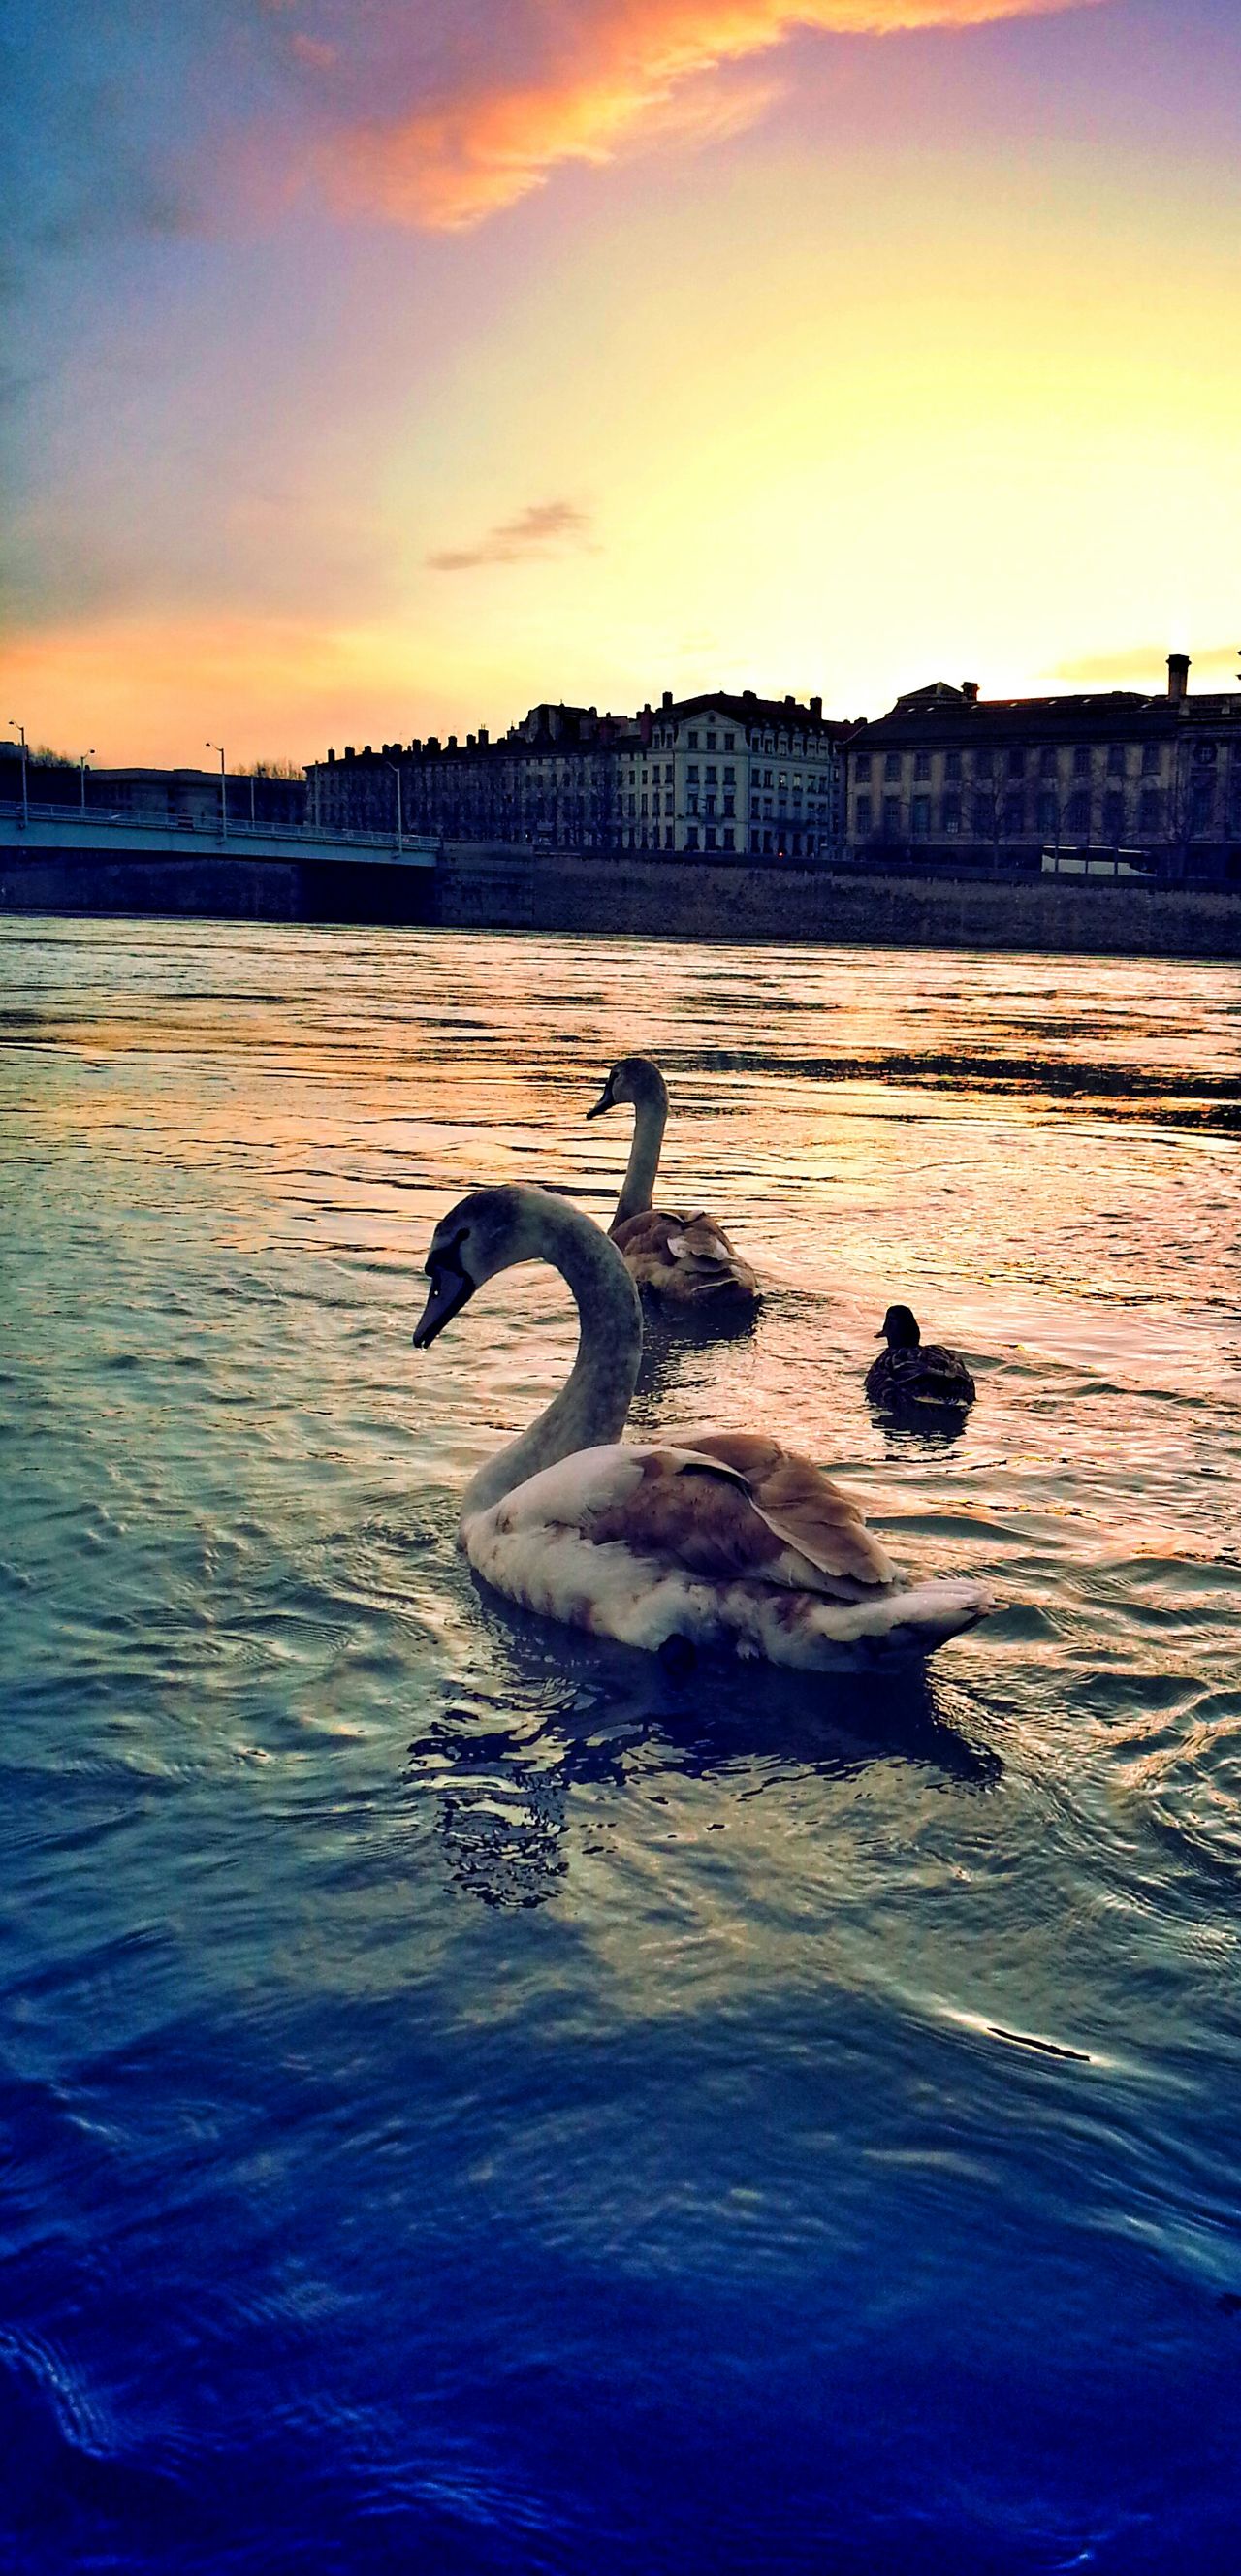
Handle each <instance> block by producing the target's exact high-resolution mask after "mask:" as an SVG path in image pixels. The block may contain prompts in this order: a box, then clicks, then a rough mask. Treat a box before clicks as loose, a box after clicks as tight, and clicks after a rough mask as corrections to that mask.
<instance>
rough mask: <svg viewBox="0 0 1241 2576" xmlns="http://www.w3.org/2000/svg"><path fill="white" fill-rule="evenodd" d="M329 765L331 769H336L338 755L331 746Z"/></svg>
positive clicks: (328, 757) (329, 749)
mask: <svg viewBox="0 0 1241 2576" xmlns="http://www.w3.org/2000/svg"><path fill="white" fill-rule="evenodd" d="M327 765H328V768H329V769H335V767H336V754H335V752H334V751H333V750H332V748H331V746H330V745H329V747H328V756H327Z"/></svg>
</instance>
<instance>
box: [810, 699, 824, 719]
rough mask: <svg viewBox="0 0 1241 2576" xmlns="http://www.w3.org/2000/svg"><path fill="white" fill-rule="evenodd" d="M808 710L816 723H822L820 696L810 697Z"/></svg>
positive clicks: (821, 701)
mask: <svg viewBox="0 0 1241 2576" xmlns="http://www.w3.org/2000/svg"><path fill="white" fill-rule="evenodd" d="M810 712H811V715H812V716H813V717H814V720H815V723H816V724H822V722H823V700H822V698H812V699H811V701H810Z"/></svg>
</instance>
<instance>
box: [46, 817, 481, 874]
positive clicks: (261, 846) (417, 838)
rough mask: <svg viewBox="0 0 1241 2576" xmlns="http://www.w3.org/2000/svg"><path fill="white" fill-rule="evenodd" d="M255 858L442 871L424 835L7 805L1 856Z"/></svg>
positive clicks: (434, 849)
mask: <svg viewBox="0 0 1241 2576" xmlns="http://www.w3.org/2000/svg"><path fill="white" fill-rule="evenodd" d="M36 852H37V853H38V854H39V855H40V856H58V857H61V858H83V859H86V858H90V859H126V858H133V859H186V858H192V857H198V856H202V857H208V856H209V857H211V858H214V859H251V860H255V859H257V860H264V859H265V860H268V861H269V862H270V861H272V860H283V861H285V862H289V861H301V862H305V861H308V860H309V861H317V862H319V863H320V864H322V863H323V862H325V861H332V862H338V863H339V864H340V865H341V866H348V865H349V864H350V863H351V862H352V863H353V864H354V865H355V866H356V865H358V864H359V863H362V864H364V865H366V866H368V867H395V868H434V866H435V863H436V860H437V858H438V856H439V844H438V842H437V841H435V840H432V839H430V838H428V837H427V836H425V835H423V834H420V833H417V832H402V833H401V834H399V835H398V834H397V833H395V832H328V831H322V830H320V829H319V828H318V827H317V826H316V825H315V824H313V823H297V824H287V823H241V822H238V823H234V822H232V821H231V819H230V822H229V825H228V829H227V831H223V830H221V827H220V825H219V823H218V822H211V823H200V822H194V821H191V819H190V818H189V817H188V816H186V818H185V819H184V820H178V821H177V822H169V821H168V820H167V818H166V817H164V816H162V815H160V816H154V815H150V814H124V813H108V812H106V811H102V810H97V809H96V808H95V807H94V806H89V805H88V806H86V807H85V808H84V809H83V810H81V811H79V810H78V809H77V808H76V807H74V806H64V805H34V804H32V805H29V806H27V807H23V806H22V804H21V802H20V800H18V801H17V802H16V803H0V853H2V854H3V855H4V856H5V857H6V858H22V857H28V858H33V857H34V855H35V854H36Z"/></svg>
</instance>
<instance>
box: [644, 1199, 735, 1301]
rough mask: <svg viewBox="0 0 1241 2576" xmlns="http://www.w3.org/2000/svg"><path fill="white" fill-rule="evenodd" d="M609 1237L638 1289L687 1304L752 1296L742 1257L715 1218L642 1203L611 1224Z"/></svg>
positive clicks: (699, 1213)
mask: <svg viewBox="0 0 1241 2576" xmlns="http://www.w3.org/2000/svg"><path fill="white" fill-rule="evenodd" d="M612 1241H613V1243H614V1244H615V1245H616V1248H617V1250H618V1252H619V1253H620V1254H621V1256H622V1258H623V1260H624V1263H625V1267H626V1269H627V1270H628V1272H629V1275H630V1277H631V1278H632V1279H633V1280H634V1281H636V1283H637V1285H638V1287H639V1288H649V1289H651V1290H652V1291H653V1292H654V1293H655V1295H657V1296H661V1297H668V1298H673V1299H680V1300H681V1301H682V1302H683V1303H685V1304H689V1305H693V1304H695V1303H699V1302H701V1301H703V1300H710V1299H717V1300H718V1299H722V1298H746V1299H748V1300H750V1301H751V1302H752V1301H753V1300H754V1299H755V1298H757V1296H758V1293H759V1292H758V1281H757V1279H756V1278H755V1275H754V1272H753V1271H752V1270H751V1268H750V1265H749V1263H748V1261H743V1260H742V1259H741V1256H740V1254H739V1253H737V1252H734V1250H733V1247H732V1245H731V1243H730V1242H729V1240H728V1236H727V1235H726V1234H725V1232H724V1229H723V1226H722V1225H717V1224H716V1221H715V1218H714V1217H712V1216H704V1215H703V1213H702V1212H701V1210H700V1211H699V1212H698V1214H697V1215H696V1216H682V1215H680V1214H678V1213H677V1212H676V1211H675V1210H670V1209H662V1208H643V1209H642V1210H641V1212H640V1214H639V1215H637V1216H630V1217H624V1218H622V1219H621V1220H620V1222H619V1223H614V1224H613V1227H612Z"/></svg>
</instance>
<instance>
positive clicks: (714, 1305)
mask: <svg viewBox="0 0 1241 2576" xmlns="http://www.w3.org/2000/svg"><path fill="white" fill-rule="evenodd" d="M622 1100H630V1101H632V1103H633V1108H634V1121H633V1143H632V1144H631V1146H630V1148H629V1165H628V1169H627V1170H626V1173H625V1178H624V1180H623V1182H622V1184H621V1194H620V1197H619V1199H618V1200H617V1202H616V1214H615V1216H614V1217H613V1219H612V1223H611V1225H610V1226H609V1228H608V1232H609V1233H610V1235H611V1237H612V1241H613V1243H614V1244H616V1245H617V1247H618V1249H619V1251H620V1252H621V1254H622V1256H623V1258H624V1263H625V1267H626V1269H627V1270H628V1272H629V1275H630V1278H631V1279H632V1280H633V1281H634V1283H635V1286H637V1287H639V1288H649V1289H650V1291H651V1293H652V1295H654V1296H656V1297H660V1298H663V1299H665V1300H666V1301H667V1302H668V1303H669V1304H670V1305H676V1306H685V1307H693V1308H694V1309H696V1310H697V1311H698V1312H700V1313H701V1312H703V1311H704V1310H706V1311H716V1312H718V1311H719V1309H720V1308H722V1307H727V1308H729V1309H730V1310H731V1311H732V1312H734V1313H735V1312H737V1311H738V1309H741V1308H745V1307H749V1306H756V1305H757V1304H758V1301H759V1295H760V1290H759V1284H758V1281H757V1279H756V1278H755V1276H754V1273H753V1271H752V1270H751V1268H750V1265H749V1263H748V1261H743V1260H742V1259H741V1257H740V1255H739V1254H738V1253H736V1252H734V1250H733V1248H732V1245H731V1243H730V1242H729V1240H728V1237H727V1235H726V1234H725V1232H724V1229H723V1227H722V1226H719V1225H717V1224H716V1222H715V1219H714V1217H710V1216H703V1215H702V1214H701V1213H699V1214H698V1215H697V1216H679V1215H673V1214H669V1213H666V1212H664V1211H661V1210H659V1209H656V1208H654V1207H652V1205H651V1192H652V1190H653V1189H654V1187H655V1175H656V1172H657V1171H658V1169H659V1153H660V1147H661V1146H662V1144H663V1141H664V1128H665V1127H666V1125H667V1123H668V1085H667V1083H666V1082H665V1081H664V1077H663V1075H662V1073H661V1072H660V1070H659V1066H658V1065H657V1064H654V1063H653V1062H652V1060H651V1058H650V1056H649V1055H625V1056H622V1057H621V1059H620V1062H619V1064H614V1065H613V1067H612V1070H611V1072H610V1074H609V1075H608V1078H607V1081H606V1082H605V1083H604V1086H603V1090H602V1092H601V1094H600V1096H599V1098H598V1100H597V1101H596V1102H595V1105H594V1108H593V1109H588V1110H587V1112H586V1115H587V1117H588V1118H601V1117H602V1116H603V1113H604V1111H605V1110H607V1109H615V1108H616V1106H617V1103H618V1102H619V1101H622Z"/></svg>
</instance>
